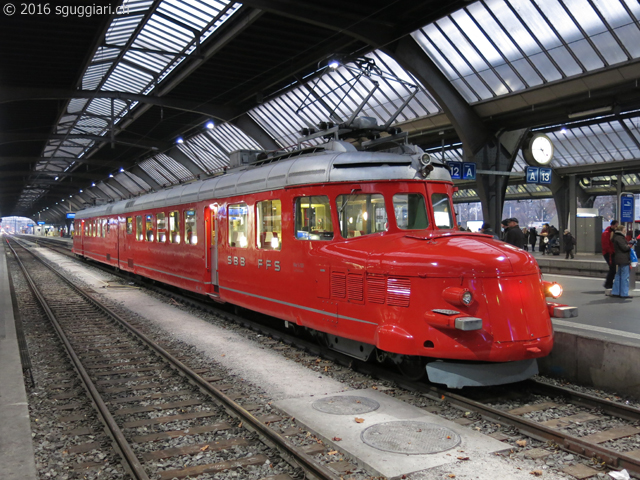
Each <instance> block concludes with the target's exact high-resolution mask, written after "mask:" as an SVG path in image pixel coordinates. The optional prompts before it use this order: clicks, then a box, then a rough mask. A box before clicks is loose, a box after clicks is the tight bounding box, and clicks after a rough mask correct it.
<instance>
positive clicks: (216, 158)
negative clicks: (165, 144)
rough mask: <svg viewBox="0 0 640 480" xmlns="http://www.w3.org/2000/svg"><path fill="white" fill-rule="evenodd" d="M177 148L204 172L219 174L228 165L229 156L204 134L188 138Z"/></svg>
mask: <svg viewBox="0 0 640 480" xmlns="http://www.w3.org/2000/svg"><path fill="white" fill-rule="evenodd" d="M178 148H179V149H180V150H181V151H182V152H183V153H184V154H185V155H187V156H188V157H189V158H190V159H191V160H193V161H194V162H195V163H196V164H197V165H198V166H199V167H200V168H202V169H203V170H204V171H205V172H207V173H209V174H211V173H214V172H220V171H222V170H223V169H224V167H226V166H228V165H229V156H228V155H227V154H226V153H225V152H223V151H222V150H220V149H219V148H218V147H217V146H216V145H215V144H214V143H213V142H211V140H210V139H209V138H208V136H207V135H206V134H204V133H201V134H200V135H196V136H195V137H192V138H190V139H189V140H187V141H186V142H184V143H183V144H181V145H178Z"/></svg>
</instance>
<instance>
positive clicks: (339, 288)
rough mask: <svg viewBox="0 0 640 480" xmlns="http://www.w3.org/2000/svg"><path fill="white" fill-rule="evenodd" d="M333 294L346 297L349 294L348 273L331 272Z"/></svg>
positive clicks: (335, 296)
mask: <svg viewBox="0 0 640 480" xmlns="http://www.w3.org/2000/svg"><path fill="white" fill-rule="evenodd" d="M331 296H332V297H333V298H345V297H346V296H347V275H346V274H344V273H342V272H331Z"/></svg>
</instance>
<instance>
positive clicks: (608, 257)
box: [600, 220, 618, 293]
mask: <svg viewBox="0 0 640 480" xmlns="http://www.w3.org/2000/svg"><path fill="white" fill-rule="evenodd" d="M617 226H618V220H611V224H610V225H609V226H608V227H607V228H605V230H604V232H602V238H601V239H600V243H601V244H602V256H603V257H604V260H605V262H607V265H609V272H608V273H607V279H606V280H605V281H604V288H605V290H610V289H611V288H613V279H614V277H615V276H616V262H614V261H613V254H614V253H615V250H614V248H613V243H612V237H613V232H614V231H615V230H616V227H617ZM605 293H606V292H605Z"/></svg>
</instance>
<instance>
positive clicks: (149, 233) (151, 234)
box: [144, 214, 155, 242]
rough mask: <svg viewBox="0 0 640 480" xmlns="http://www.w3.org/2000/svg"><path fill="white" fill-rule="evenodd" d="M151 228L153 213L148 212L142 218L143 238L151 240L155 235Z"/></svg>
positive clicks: (152, 226)
mask: <svg viewBox="0 0 640 480" xmlns="http://www.w3.org/2000/svg"><path fill="white" fill-rule="evenodd" d="M153 228H154V225H153V215H152V214H148V215H146V216H145V218H144V229H145V238H146V239H147V242H153V239H154V237H155V235H154V231H153Z"/></svg>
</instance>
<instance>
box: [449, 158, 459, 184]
mask: <svg viewBox="0 0 640 480" xmlns="http://www.w3.org/2000/svg"><path fill="white" fill-rule="evenodd" d="M449 168H450V169H451V178H452V179H453V180H462V162H449Z"/></svg>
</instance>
